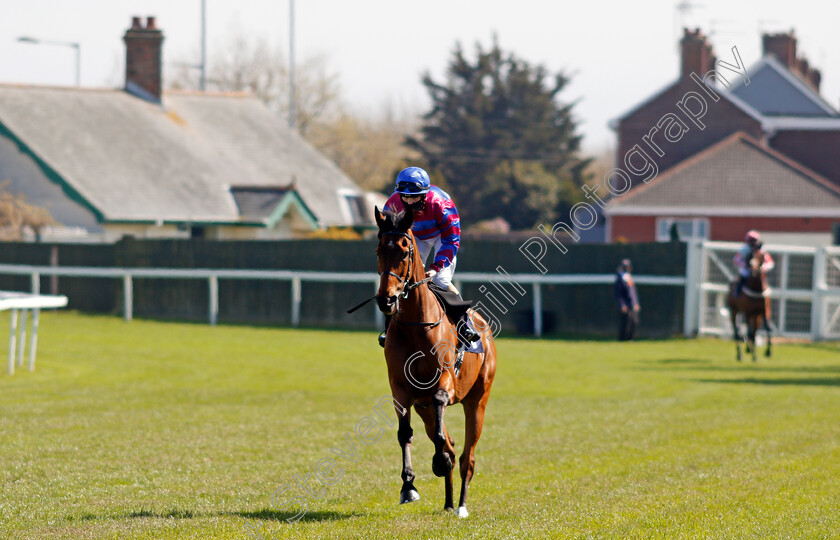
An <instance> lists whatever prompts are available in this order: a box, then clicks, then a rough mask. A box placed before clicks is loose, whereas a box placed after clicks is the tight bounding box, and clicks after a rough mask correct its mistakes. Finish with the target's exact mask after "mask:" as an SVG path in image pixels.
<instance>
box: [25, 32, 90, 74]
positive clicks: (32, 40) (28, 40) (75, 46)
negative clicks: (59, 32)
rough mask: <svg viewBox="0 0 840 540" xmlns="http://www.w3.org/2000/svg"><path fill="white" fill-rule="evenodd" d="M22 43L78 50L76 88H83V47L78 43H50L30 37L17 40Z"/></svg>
mask: <svg viewBox="0 0 840 540" xmlns="http://www.w3.org/2000/svg"><path fill="white" fill-rule="evenodd" d="M17 40H18V41H20V42H21V43H32V44H34V45H60V46H63V47H72V48H73V49H75V50H76V86H81V83H82V81H81V77H82V75H81V65H82V46H81V44H80V43H78V42H73V41H50V40H46V39H37V38H33V37H29V36H21V37H19V38H18V39H17Z"/></svg>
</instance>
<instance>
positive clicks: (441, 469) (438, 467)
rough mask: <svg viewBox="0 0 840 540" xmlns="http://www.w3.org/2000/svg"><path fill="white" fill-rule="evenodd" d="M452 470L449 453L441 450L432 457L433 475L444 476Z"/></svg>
mask: <svg viewBox="0 0 840 540" xmlns="http://www.w3.org/2000/svg"><path fill="white" fill-rule="evenodd" d="M451 470H452V459H451V458H450V457H449V454H447V453H446V452H442V453H440V454H435V455H434V456H433V457H432V472H433V473H435V476H438V477H440V476H446V475H447V474H448V473H449V471H451Z"/></svg>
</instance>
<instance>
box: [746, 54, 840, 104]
mask: <svg viewBox="0 0 840 540" xmlns="http://www.w3.org/2000/svg"><path fill="white" fill-rule="evenodd" d="M749 81H750V83H749V84H745V80H744V79H743V78H740V77H739V78H738V80H737V81H736V82H735V84H734V85H733V87H732V89H731V90H730V92H731V93H732V94H734V95H736V96H737V97H738V98H740V99H741V100H742V101H744V102H746V103H747V104H749V105H750V106H751V107H753V108H754V109H756V110H758V111H759V112H760V113H761V114H762V115H765V116H800V117H819V118H837V117H838V113H837V111H836V110H835V109H834V108H833V107H831V105H829V104H828V103H827V102H826V101H825V100H824V99H823V98H822V97H821V96H820V95H819V94H818V93H817V92H816V91H814V89H812V88H811V87H809V86H808V85H807V84H805V83H804V82H802V81H801V80H800V79H799V78H798V77H797V76H796V75H794V74H793V73H791V72H790V70H788V69H787V68H786V67H785V66H784V65H782V64H781V63H780V62H779V61H778V60H776V59H775V58H774V57H773V56H771V55H768V56H765V57H764V58H763V59H762V60H761V61H759V62H758V63H757V64H756V65H755V66H754V67H753V68H752V69H751V70H750V72H749Z"/></svg>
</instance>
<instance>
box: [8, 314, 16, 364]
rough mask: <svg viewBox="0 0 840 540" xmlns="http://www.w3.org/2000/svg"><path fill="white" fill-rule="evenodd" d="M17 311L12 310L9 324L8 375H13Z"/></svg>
mask: <svg viewBox="0 0 840 540" xmlns="http://www.w3.org/2000/svg"><path fill="white" fill-rule="evenodd" d="M17 320H18V310H17V308H12V312H11V323H10V324H9V375H14V374H15V339H17Z"/></svg>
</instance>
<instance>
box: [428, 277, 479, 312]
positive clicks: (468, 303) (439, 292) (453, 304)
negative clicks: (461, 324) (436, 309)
mask: <svg viewBox="0 0 840 540" xmlns="http://www.w3.org/2000/svg"><path fill="white" fill-rule="evenodd" d="M429 290H430V291H432V293H433V294H434V295H435V298H437V299H438V302H440V305H441V306H442V307H443V311H444V312H445V313H446V315H447V316H448V317H449V318H450V319H452V320H453V321H458V320H460V319H461V318H462V317H463V316H464V315H465V314H466V313H467V311H468V310H469V309H470V308H471V307H472V304H473V303H472V300H464V299H463V298H461V295H459V294H457V293H454V292H452V291H450V290H448V289H444V288H442V287H439V286H438V285H435V284H434V283H429Z"/></svg>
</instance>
